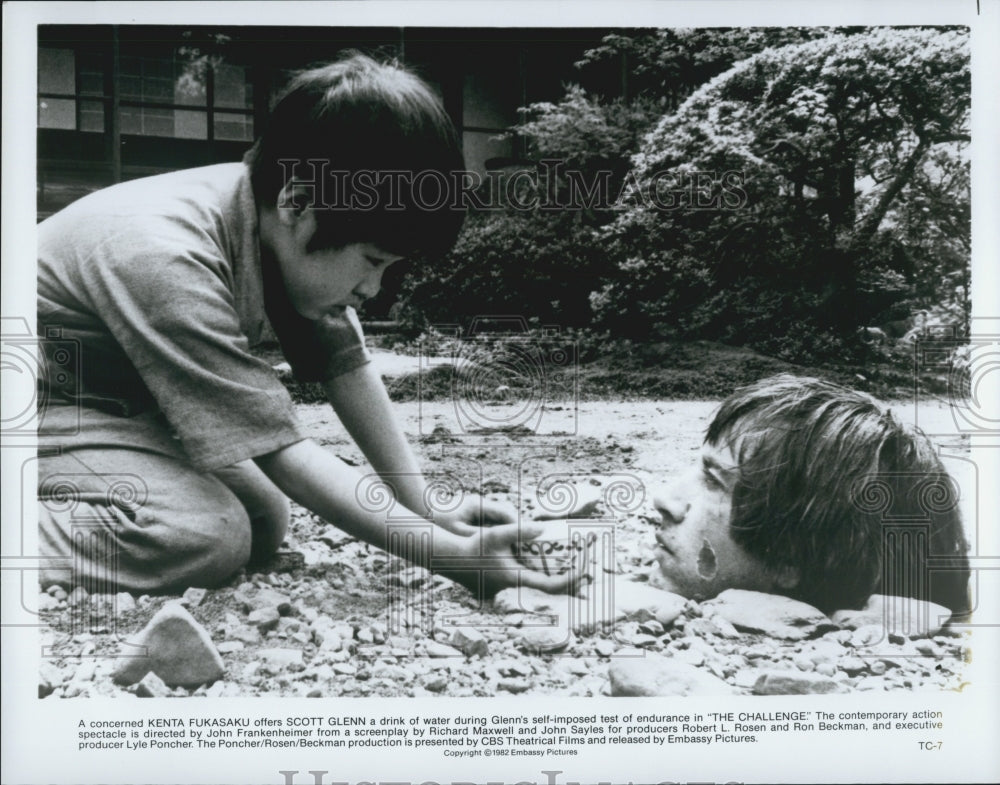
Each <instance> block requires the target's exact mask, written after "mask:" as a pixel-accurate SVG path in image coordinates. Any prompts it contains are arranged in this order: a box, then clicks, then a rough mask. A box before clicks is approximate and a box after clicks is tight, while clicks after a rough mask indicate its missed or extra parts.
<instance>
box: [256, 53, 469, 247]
mask: <svg viewBox="0 0 1000 785" xmlns="http://www.w3.org/2000/svg"><path fill="white" fill-rule="evenodd" d="M245 160H246V162H247V164H248V165H249V166H250V172H251V182H252V184H253V191H254V197H255V198H256V200H257V203H258V205H262V206H263V205H268V206H274V205H275V204H276V203H277V202H276V200H277V198H278V195H279V194H280V192H281V189H282V188H283V187H284V186H285V185H286V184H287V180H289V179H291V178H292V175H294V177H295V179H297V180H299V181H300V182H303V183H304V184H305V185H306V186H307V187H310V188H311V189H312V196H310V197H309V199H308V200H307V201H308V203H307V204H305V205H297V206H304V207H308V208H312V209H314V210H315V215H316V222H317V231H316V235H315V236H314V237H313V239H312V241H311V243H310V247H309V250H321V249H326V248H342V247H343V246H345V245H348V244H350V243H356V242H367V243H372V244H374V245H377V246H378V247H379V248H381V249H382V250H385V251H387V252H390V253H396V254H399V255H401V256H410V255H413V254H421V255H424V256H437V255H440V254H441V253H444V252H445V251H447V250H448V249H449V248H451V246H452V245H453V244H454V242H455V239H456V237H457V236H458V231H459V229H460V228H461V225H462V219H463V218H464V210H462V209H459V208H458V207H456V206H455V205H454V204H453V202H455V201H457V200H456V199H454V198H453V196H454V194H453V189H452V187H451V186H450V184H452V183H453V182H454V179H453V177H454V176H453V175H452V173H453V172H461V171H462V170H463V169H464V162H463V159H462V152H461V144H460V142H459V139H458V135H457V133H456V131H455V126H454V125H453V124H452V122H451V119H450V118H449V117H448V115H447V113H446V112H445V110H444V107H443V106H442V104H441V101H440V100H439V99H438V97H437V96H436V95H435V94H434V92H433V91H432V90H431V88H430V87H429V86H428V85H427V84H426V83H425V82H424V81H423V80H422V79H420V78H419V77H418V76H416V75H415V74H413V73H411V72H409V71H407V70H405V69H404V68H403V67H402V66H400V65H398V64H396V63H380V62H377V61H375V60H373V59H372V58H370V57H368V56H366V55H362V54H359V53H357V52H351V53H347V54H346V55H345V56H344V57H343V58H341V59H339V60H337V61H336V62H333V63H330V64H328V65H324V66H321V67H318V68H313V69H310V70H307V71H303V72H301V73H299V74H298V75H297V76H295V77H294V78H293V79H292V80H291V82H290V83H289V84H288V86H287V87H286V88H285V91H284V93H283V94H282V95H281V97H280V98H279V99H278V101H277V103H276V104H275V106H274V108H273V109H272V111H271V114H270V117H269V119H268V121H267V124H266V127H265V130H264V133H263V134H262V135H261V137H260V138H259V139H258V140H257V142H256V143H255V144H254V146H253V148H252V149H251V150H250V152H249V153H247V156H246V159H245ZM391 172H397V173H398V172H402V173H405V174H403V175H392V176H390V174H389V173H391ZM421 172H423V173H426V174H425V175H424V178H423V180H422V181H418V184H419V182H423V188H424V190H423V200H421V195H420V191H419V190H418V189H414V188H411V187H410V184H411V183H412V182H413V179H414V177H416V176H417V175H419V174H420V173H421ZM401 180H402V185H403V187H402V188H400V187H399V185H400V181H401ZM445 182H447V183H448V184H449V188H448V192H447V194H446V195H447V197H448V198H447V199H439V198H438V193H439V191H438V188H439V187H440V186H443V185H444V183H445ZM324 207H325V208H327V209H324ZM331 208H332V209H331Z"/></svg>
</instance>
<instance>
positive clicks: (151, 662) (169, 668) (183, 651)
mask: <svg viewBox="0 0 1000 785" xmlns="http://www.w3.org/2000/svg"><path fill="white" fill-rule="evenodd" d="M128 651H130V652H145V653H144V654H143V655H140V656H134V657H133V656H127V657H122V658H121V661H120V663H119V665H118V667H117V668H115V671H114V680H115V681H116V682H117V683H118V684H134V683H135V682H137V681H139V680H140V679H141V678H142V677H143V676H145V675H146V674H147V673H149V672H150V671H153V672H154V673H156V675H157V676H159V677H160V678H161V679H163V681H164V682H165V683H166V684H168V685H170V686H171V687H175V686H181V687H197V686H198V685H200V684H208V683H211V682H214V681H215V680H216V679H219V678H221V677H222V675H223V673H224V672H225V668H224V667H223V664H222V657H221V656H220V655H219V652H218V651H217V650H216V648H215V646H214V645H213V644H212V639H211V637H210V636H209V634H208V632H207V631H206V630H205V628H204V627H202V626H201V625H200V624H199V623H198V622H197V621H196V620H195V618H194V617H193V616H192V615H191V614H190V613H188V611H187V610H186V609H185V608H184V607H183V606H181V605H178V604H177V603H168V604H167V605H164V606H163V608H161V609H160V611H159V612H158V613H157V614H156V615H154V616H153V618H152V619H150V620H149V623H148V624H147V625H146V626H145V627H144V628H143V629H142V630H141V631H140V632H139V633H138V635H136V636H135V637H134V638H133V639H132V640H131V641H130V645H129V648H128Z"/></svg>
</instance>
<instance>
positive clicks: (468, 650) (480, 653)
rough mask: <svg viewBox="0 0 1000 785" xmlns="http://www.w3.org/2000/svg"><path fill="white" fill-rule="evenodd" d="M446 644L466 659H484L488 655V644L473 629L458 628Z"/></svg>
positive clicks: (477, 631)
mask: <svg viewBox="0 0 1000 785" xmlns="http://www.w3.org/2000/svg"><path fill="white" fill-rule="evenodd" d="M448 642H449V643H450V644H451V645H452V646H454V647H455V648H456V649H458V650H459V651H461V652H462V653H463V654H465V656H466V657H485V656H487V655H488V654H489V653H490V644H489V642H488V641H487V640H486V638H485V636H484V635H483V634H482V633H481V632H480V631H479V630H477V629H475V628H474V627H458V628H457V629H456V630H455V631H454V632H452V634H451V639H450V640H449V641H448Z"/></svg>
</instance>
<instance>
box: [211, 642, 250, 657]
mask: <svg viewBox="0 0 1000 785" xmlns="http://www.w3.org/2000/svg"><path fill="white" fill-rule="evenodd" d="M215 648H216V649H217V650H218V652H219V654H232V653H233V652H234V651H243V649H244V648H245V646H244V644H243V641H223V642H222V643H220V644H219V645H218V646H216V647H215Z"/></svg>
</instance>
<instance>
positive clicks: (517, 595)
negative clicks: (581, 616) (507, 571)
mask: <svg viewBox="0 0 1000 785" xmlns="http://www.w3.org/2000/svg"><path fill="white" fill-rule="evenodd" d="M570 602H572V598H571V597H569V596H567V595H565V594H547V593H546V592H543V591H541V590H539V589H532V588H530V587H528V586H521V587H515V588H509V589H503V590H501V591H499V592H497V594H496V596H495V597H494V598H493V607H494V609H495V610H496V611H497V613H549V614H553V613H554V614H568V613H569V607H570Z"/></svg>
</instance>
